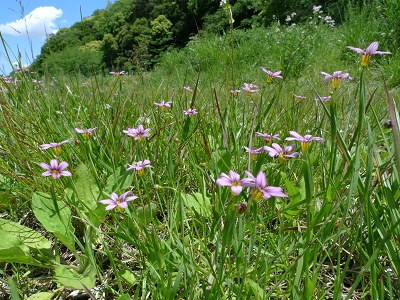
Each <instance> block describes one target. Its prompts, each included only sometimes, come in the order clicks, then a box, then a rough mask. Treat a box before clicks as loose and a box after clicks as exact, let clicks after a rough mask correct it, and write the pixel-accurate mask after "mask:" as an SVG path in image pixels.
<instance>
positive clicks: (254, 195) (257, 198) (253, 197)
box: [251, 190, 264, 201]
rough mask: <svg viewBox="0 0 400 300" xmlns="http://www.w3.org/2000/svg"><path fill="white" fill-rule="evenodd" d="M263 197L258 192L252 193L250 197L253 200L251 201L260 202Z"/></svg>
mask: <svg viewBox="0 0 400 300" xmlns="http://www.w3.org/2000/svg"><path fill="white" fill-rule="evenodd" d="M263 196H264V195H263V193H261V192H260V191H259V190H255V191H254V192H253V194H252V195H251V198H252V199H253V200H256V201H257V200H260V199H261V198H262V197H263Z"/></svg>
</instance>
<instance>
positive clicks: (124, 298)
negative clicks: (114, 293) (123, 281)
mask: <svg viewBox="0 0 400 300" xmlns="http://www.w3.org/2000/svg"><path fill="white" fill-rule="evenodd" d="M117 300H131V297H130V296H129V295H128V294H122V295H121V296H119V297H118V299H117Z"/></svg>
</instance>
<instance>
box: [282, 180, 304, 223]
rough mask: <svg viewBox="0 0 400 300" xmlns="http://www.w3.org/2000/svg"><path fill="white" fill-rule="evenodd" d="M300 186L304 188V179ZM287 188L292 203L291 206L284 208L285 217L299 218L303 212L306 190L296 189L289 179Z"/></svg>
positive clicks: (286, 183)
mask: <svg viewBox="0 0 400 300" xmlns="http://www.w3.org/2000/svg"><path fill="white" fill-rule="evenodd" d="M300 186H301V187H303V188H304V179H302V180H301V181H300ZM285 188H286V193H287V195H288V196H289V201H290V202H289V205H286V207H282V208H281V210H282V212H283V213H284V214H285V215H288V216H297V215H299V214H300V213H301V212H302V210H303V204H304V201H303V200H304V199H305V195H304V190H302V189H301V188H298V187H296V186H295V185H294V184H293V183H291V182H290V181H289V180H288V179H287V178H286V179H285Z"/></svg>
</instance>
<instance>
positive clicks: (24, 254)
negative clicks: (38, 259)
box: [0, 229, 34, 264]
mask: <svg viewBox="0 0 400 300" xmlns="http://www.w3.org/2000/svg"><path fill="white" fill-rule="evenodd" d="M0 241H1V243H0V261H5V262H15V263H26V264H30V263H34V260H33V258H32V256H31V253H30V251H29V247H27V246H25V245H24V244H23V243H22V241H21V240H20V239H19V238H18V237H17V236H15V235H14V234H13V233H10V232H6V231H4V230H2V229H0Z"/></svg>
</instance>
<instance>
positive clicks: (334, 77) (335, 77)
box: [320, 71, 353, 89]
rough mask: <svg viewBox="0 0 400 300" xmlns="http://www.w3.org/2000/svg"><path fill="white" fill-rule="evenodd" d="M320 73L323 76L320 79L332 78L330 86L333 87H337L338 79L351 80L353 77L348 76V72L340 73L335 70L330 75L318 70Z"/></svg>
mask: <svg viewBox="0 0 400 300" xmlns="http://www.w3.org/2000/svg"><path fill="white" fill-rule="evenodd" d="M320 74H321V75H324V76H325V77H324V78H322V81H326V80H328V79H332V87H333V88H334V89H337V88H338V87H339V84H340V79H348V80H353V78H351V77H350V75H349V73H344V74H342V71H335V72H333V74H332V75H331V74H328V73H325V72H320Z"/></svg>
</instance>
